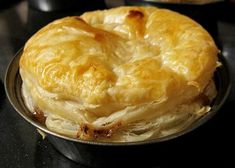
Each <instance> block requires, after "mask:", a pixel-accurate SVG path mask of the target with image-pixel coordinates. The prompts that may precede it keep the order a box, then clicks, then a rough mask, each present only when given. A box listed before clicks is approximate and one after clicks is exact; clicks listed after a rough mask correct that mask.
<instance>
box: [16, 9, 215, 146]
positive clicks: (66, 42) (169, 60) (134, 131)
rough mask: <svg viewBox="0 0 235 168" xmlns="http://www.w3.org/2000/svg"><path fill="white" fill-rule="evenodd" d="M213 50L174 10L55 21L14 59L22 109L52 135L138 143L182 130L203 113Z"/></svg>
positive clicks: (204, 33) (95, 14)
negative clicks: (53, 133)
mask: <svg viewBox="0 0 235 168" xmlns="http://www.w3.org/2000/svg"><path fill="white" fill-rule="evenodd" d="M217 54H218V49H217V47H216V45H215V43H214V41H213V39H212V38H211V36H210V35H209V34H208V32H207V31H206V30H204V29H203V28H202V27H201V26H200V25H199V24H198V23H196V22H194V21H193V20H191V19H190V18H188V17H186V16H183V15H181V14H179V13H176V12H173V11H170V10H166V9H158V8H155V7H118V8H114V9H109V10H103V11H94V12H87V13H84V14H83V15H81V16H79V17H78V16H73V17H66V18H62V19H59V20H56V21H54V22H52V23H50V24H48V25H47V26H45V27H44V28H42V29H41V30H39V31H38V32H37V33H36V34H34V35H33V36H32V37H31V38H30V39H29V40H28V42H27V43H26V45H25V47H24V51H23V54H22V56H21V59H20V74H21V77H22V81H23V85H22V93H23V96H24V100H25V104H26V105H27V107H28V108H29V110H30V111H31V112H33V113H34V114H35V116H36V118H38V119H39V120H40V121H41V122H44V120H45V124H46V126H47V127H48V128H49V129H50V130H52V131H55V132H57V133H59V134H63V135H66V136H69V137H73V138H79V139H84V140H97V141H121V142H126V141H140V140H145V139H149V138H158V137H163V136H167V135H170V134H172V133H175V132H178V131H180V130H182V129H185V128H187V127H188V126H189V125H191V124H192V123H193V122H195V121H196V120H197V119H198V118H200V117H201V116H203V115H204V114H205V113H207V112H208V111H209V110H210V102H211V101H212V99H213V98H214V97H215V96H216V88H215V85H214V81H213V73H214V72H215V70H216V67H217Z"/></svg>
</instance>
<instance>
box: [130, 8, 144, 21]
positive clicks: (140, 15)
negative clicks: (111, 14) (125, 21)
mask: <svg viewBox="0 0 235 168" xmlns="http://www.w3.org/2000/svg"><path fill="white" fill-rule="evenodd" d="M127 17H129V18H139V19H141V18H143V17H144V14H143V13H142V12H141V11H138V10H130V11H129V14H128V15H127Z"/></svg>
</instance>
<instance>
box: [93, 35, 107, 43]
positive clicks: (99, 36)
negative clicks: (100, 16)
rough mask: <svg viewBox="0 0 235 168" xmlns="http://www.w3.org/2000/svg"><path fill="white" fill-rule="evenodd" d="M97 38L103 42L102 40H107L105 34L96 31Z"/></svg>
mask: <svg viewBox="0 0 235 168" xmlns="http://www.w3.org/2000/svg"><path fill="white" fill-rule="evenodd" d="M95 40H96V41H98V42H102V41H104V40H105V37H104V35H103V34H101V33H96V34H95Z"/></svg>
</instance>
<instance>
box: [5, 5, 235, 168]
mask: <svg viewBox="0 0 235 168" xmlns="http://www.w3.org/2000/svg"><path fill="white" fill-rule="evenodd" d="M0 5H1V4H0ZM216 10H217V11H216V15H213V16H210V18H208V16H203V15H200V17H197V18H199V19H198V21H199V22H200V23H202V24H203V26H205V27H206V28H208V31H210V32H211V33H212V35H213V36H214V38H215V39H216V41H217V44H218V46H219V47H220V48H221V50H222V53H223V55H224V56H225V58H226V60H227V61H228V64H229V68H230V71H231V77H232V83H234V82H235V77H234V76H235V13H234V11H235V5H234V4H220V5H219V7H218V6H217V7H216ZM77 11H79V10H77ZM80 13H81V10H80V12H71V11H70V12H65V11H64V12H58V11H55V12H40V11H38V10H35V9H33V8H28V6H27V3H26V2H25V1H20V2H18V3H12V4H10V5H7V6H5V9H2V8H0V167H1V168H17V167H18V168H34V167H35V168H37V167H38V168H47V167H48V168H54V167H56V168H57V167H63V168H64V167H66V168H73V167H81V168H82V167H85V166H82V165H79V164H77V163H74V162H72V161H70V160H68V159H67V158H65V157H64V156H62V155H61V154H60V153H59V152H57V151H56V150H55V149H54V148H53V146H52V145H51V144H50V143H49V142H48V140H47V139H44V140H43V139H42V138H41V136H40V135H39V134H38V133H37V131H36V129H35V128H34V127H33V126H31V125H30V124H29V123H27V122H26V121H25V120H24V119H22V118H21V117H20V116H19V115H18V114H17V113H16V112H15V111H14V109H13V107H12V106H11V105H10V103H9V101H8V100H7V98H6V94H5V91H4V84H3V80H4V74H5V70H6V67H7V65H8V63H9V61H10V60H11V59H12V58H13V56H14V54H15V53H16V52H17V51H18V50H19V49H20V48H21V47H22V46H23V45H24V43H25V41H26V40H27V39H28V37H30V35H31V34H32V33H33V32H35V31H36V30H37V29H38V28H39V27H41V26H42V25H45V24H46V23H48V22H49V21H51V20H53V19H55V18H59V17H62V16H66V15H76V14H77V15H79V14H80ZM183 13H184V12H183ZM193 16H195V15H193ZM197 18H195V19H196V20H197ZM208 19H209V20H208ZM208 24H210V25H209V26H208ZM234 107H235V91H234V89H233V88H232V91H231V94H230V96H229V98H228V100H227V102H226V103H225V105H224V106H223V108H222V109H221V110H220V111H219V113H217V114H216V115H215V116H214V117H213V118H212V119H211V120H210V121H208V122H207V123H206V124H204V125H203V126H201V127H200V128H198V129H196V130H195V131H193V132H192V133H190V134H189V135H187V136H185V137H183V138H182V139H183V140H182V143H180V144H179V145H181V149H182V150H180V151H175V152H176V153H177V155H175V156H174V158H172V157H169V158H168V159H166V160H165V161H164V162H162V163H161V164H159V163H156V166H155V167H167V166H169V165H170V166H171V167H173V166H183V165H184V166H185V165H186V162H187V160H185V159H184V158H185V157H186V156H187V158H190V157H191V159H189V160H190V161H193V162H191V164H192V165H194V164H199V165H201V166H202V165H203V164H204V163H207V164H208V165H212V164H216V165H217V166H218V165H220V166H221V167H235V161H234V160H235V155H234V150H235V144H234V143H235V139H234V137H235V131H234V124H233V122H234V121H233V120H234V118H233V117H234V114H233V113H234V112H233V109H234ZM197 152H200V153H197ZM191 164H190V165H191ZM190 165H188V166H189V167H191V166H190Z"/></svg>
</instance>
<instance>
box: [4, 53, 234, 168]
mask: <svg viewBox="0 0 235 168" xmlns="http://www.w3.org/2000/svg"><path fill="white" fill-rule="evenodd" d="M21 54H22V49H21V50H20V51H19V52H18V53H17V54H16V55H15V57H14V58H13V59H12V61H11V62H10V64H9V66H8V69H7V71H6V75H5V91H6V93H7V97H8V99H9V101H10V103H11V104H12V106H13V107H14V109H15V110H16V111H17V112H18V113H19V114H20V115H21V116H22V117H23V118H24V119H25V120H27V121H28V122H29V123H30V124H32V125H33V126H35V127H36V128H38V129H40V130H41V131H43V132H45V133H46V135H47V138H48V140H49V141H50V142H51V143H52V144H53V145H54V147H55V148H56V149H57V150H58V151H60V152H61V153H62V154H63V155H65V156H66V157H67V158H69V159H71V160H73V161H76V162H79V163H82V164H85V165H88V166H92V167H105V166H108V167H109V166H112V167H119V166H121V165H123V163H125V164H130V165H132V166H133V165H135V164H136V165H138V166H139V165H141V164H143V165H145V166H146V164H153V163H154V162H156V158H159V159H160V158H161V157H158V156H156V155H154V156H153V155H152V151H153V150H158V151H159V152H160V151H161V150H162V151H164V150H165V147H166V146H168V147H169V144H170V143H171V141H173V140H175V139H178V138H179V137H183V136H182V135H185V134H187V133H189V132H193V130H195V129H196V128H197V127H199V126H201V125H203V124H204V123H205V122H207V121H208V120H209V119H210V118H211V117H213V116H214V115H215V114H216V113H217V112H218V111H219V109H220V108H221V107H222V106H223V104H224V103H225V101H226V98H227V97H228V95H229V92H230V89H231V82H230V75H229V71H228V67H227V63H226V61H225V58H224V57H223V56H221V55H219V59H220V62H221V63H222V66H221V67H219V68H217V70H216V72H215V76H214V78H215V83H216V87H217V91H218V93H217V96H216V98H215V100H214V101H213V103H212V105H211V106H212V108H211V110H210V112H208V113H207V114H205V115H204V116H203V117H201V118H200V119H198V120H197V121H196V122H195V123H194V124H192V126H190V127H188V128H187V129H185V130H183V131H181V132H178V133H175V134H172V135H169V136H166V137H163V138H158V139H153V140H145V141H138V142H122V143H115V142H96V141H85V140H80V139H75V138H70V137H66V136H64V135H60V134H58V133H55V132H52V131H51V130H49V129H47V127H46V126H45V125H43V124H41V123H39V122H38V121H37V120H35V119H34V118H33V117H32V114H31V112H30V111H29V110H28V109H27V107H26V106H25V104H24V101H23V98H22V95H21V85H22V80H21V77H20V74H19V59H20V56H21ZM130 156H131V157H130Z"/></svg>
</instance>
